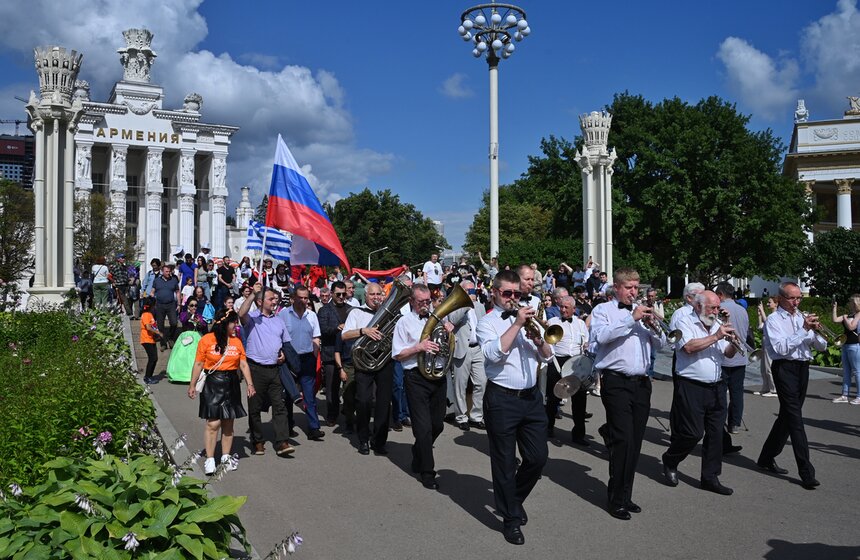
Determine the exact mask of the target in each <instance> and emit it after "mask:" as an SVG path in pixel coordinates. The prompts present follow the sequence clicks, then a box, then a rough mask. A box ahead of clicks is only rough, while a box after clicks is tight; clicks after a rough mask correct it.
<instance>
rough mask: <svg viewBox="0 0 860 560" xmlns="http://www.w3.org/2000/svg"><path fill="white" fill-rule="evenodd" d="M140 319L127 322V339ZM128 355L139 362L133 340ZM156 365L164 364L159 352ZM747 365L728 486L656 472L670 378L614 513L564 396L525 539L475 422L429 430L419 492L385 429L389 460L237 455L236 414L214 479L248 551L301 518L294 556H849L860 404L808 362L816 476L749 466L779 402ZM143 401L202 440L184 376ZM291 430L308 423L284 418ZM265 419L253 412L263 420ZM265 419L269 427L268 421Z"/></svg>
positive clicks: (339, 437) (301, 442)
mask: <svg viewBox="0 0 860 560" xmlns="http://www.w3.org/2000/svg"><path fill="white" fill-rule="evenodd" d="M138 325H139V324H138V323H137V322H136V321H133V322H132V330H133V331H134V332H135V338H136V337H137V332H136V331H137V330H138V329H139V326H138ZM137 355H138V360H139V363H140V364H141V367H142V366H143V365H144V364H145V356H144V355H143V352H142V350H141V349H140V348H139V347H138V348H137ZM161 356H162V358H161V360H160V362H161V363H160V364H159V369H158V370H157V371H162V370H163V369H164V366H165V365H166V361H167V359H166V358H167V356H166V353H162V354H161ZM670 363H671V357H670V356H665V355H661V357H660V359H659V360H658V363H657V371H658V372H659V373H664V374H665V373H668V370H669V365H667V364H670ZM756 377H757V373H756V372H754V371H750V376H749V377H748V380H747V394H746V410H745V423H746V426H747V428H748V431H745V432H742V433H741V434H738V435H736V436H734V437H735V443H737V444H739V445H742V446H743V447H744V449H743V451H742V452H741V453H740V454H739V455H737V456H734V457H730V458H727V460H726V461H725V463H724V465H723V474H722V477H721V480H722V481H723V483H724V484H726V485H727V486H730V487H732V488H734V490H735V493H734V495H733V496H730V497H722V496H718V495H716V494H711V493H708V492H703V491H702V490H700V489H698V478H699V476H698V472H699V467H700V460H699V456H698V455H696V456H695V457H693V456H691V457H690V458H688V459H687V460H686V461H685V462H684V463H682V464H681V466H680V472H681V477H680V478H681V484H680V486H678V487H677V488H670V487H667V486H665V485H664V484H663V482H662V479H661V469H662V466H661V464H660V455H661V454H662V452H663V451H664V450H665V448H666V446H667V445H668V438H669V434H668V433H667V432H665V431H664V430H663V428H662V426H661V424H660V423H658V422H657V419H659V420H660V421H661V422H662V423H663V424H665V425H667V426H668V411H669V408H670V405H671V397H672V385H671V383H670V382H666V381H656V382H655V383H654V394H653V398H652V407H653V408H652V419H651V420H649V422H648V428H647V431H646V434H645V442H644V445H643V448H642V456H641V459H640V462H639V469H638V474H637V478H636V485H635V489H634V496H633V498H634V500H635V501H636V502H637V503H638V504H639V505H640V506H642V509H643V512H642V513H640V514H638V515H636V516H635V517H634V519H633V520H632V521H628V522H623V521H617V520H615V519H612V518H611V517H609V515H608V514H607V513H606V512H605V510H604V505H605V501H606V481H607V478H608V475H607V465H606V450H605V448H604V446H603V445H602V443H598V442H597V441H596V440H592V444H591V446H590V447H588V448H586V449H583V448H578V447H573V446H572V445H571V444H570V441H569V438H568V437H567V434H569V429H570V428H571V427H572V422H571V420H570V411H569V408H568V409H567V410H565V418H564V420H562V421H560V422H559V423H558V424H557V426H556V431H557V433H560V434H561V436H562V437H561V438H560V439H558V440H555V441H552V442H550V457H549V462H548V463H547V466H546V468H545V470H544V477H543V479H542V480H541V481H540V482H539V483H538V485H537V487H536V488H535V490H534V492H533V493H532V495H531V497H530V498H529V500H528V501H527V502H526V508H527V510H528V512H529V524H528V526H527V527H525V528H524V533H525V536H526V544H525V546H522V547H514V546H512V545H509V544H507V543H506V542H505V541H504V539H503V538H502V535H501V533H500V532H499V529H500V522H499V520H498V518H497V517H496V516H495V515H494V513H493V496H492V487H491V482H490V463H489V458H488V455H487V453H488V452H487V441H486V434H485V433H484V432H482V431H477V430H472V431H470V432H462V431H460V430H459V429H457V428H454V427H452V426H450V425H446V426H445V431H444V432H443V433H442V435H441V436H440V437H439V439H438V441H437V443H436V447H435V456H436V461H437V468H438V470H439V483H440V485H441V488H440V490H439V491H430V490H426V489H424V488H423V487H422V486H421V484H420V483H419V482H418V481H417V479H416V477H415V475H413V474H411V472H410V469H409V462H410V450H409V447H410V445H411V443H412V441H413V440H412V435H411V433H410V432H408V431H404V432H391V435H390V442H389V449H390V451H391V453H390V455H389V456H388V457H376V456H374V455H372V454H371V455H370V456H367V457H365V456H361V455H359V454H358V453H357V452H356V445H357V444H356V442H355V440H354V439H352V438H350V437H347V436H344V435H343V434H342V433H341V430H340V428H336V429H332V428H324V430H325V431H326V438H325V441H322V442H314V441H309V440H308V439H307V438H306V437H305V436H304V434H302V435H301V436H300V437H298V438H296V439H295V441H294V445H296V447H297V451H296V453H295V455H294V456H293V457H289V458H280V457H278V456H277V455H275V453H274V452H273V451H272V448H271V445H270V444H269V445H267V453H266V455H265V456H263V457H257V456H248V453H249V441H248V437H247V434H246V433H245V430H246V428H247V421H246V420H240V421H239V422H237V432H236V436H237V437H236V450H237V451H238V452H239V453H240V455H241V457H242V459H241V460H240V467H239V470H238V471H237V472H235V473H230V474H229V475H228V476H226V477H225V478H224V480H223V481H222V482H220V483H218V491H219V492H222V493H228V494H234V495H246V496H248V503H247V504H246V506H245V507H244V508H243V509H242V510H241V517H242V519H243V522H244V524H245V526H246V528H247V530H248V535H249V537H250V539H251V542H252V543H253V544H254V545H255V547H256V549H257V550H258V551H259V552H260V553H261V554H262V555H264V556H265V555H266V554H267V553H268V551H269V550H271V549H272V547H273V546H274V544H275V543H277V542H278V541H279V540H280V539H281V538H283V537H284V536H285V535H286V534H288V533H290V532H292V531H294V530H299V531H300V532H301V534H302V536H303V537H304V539H305V544H304V546H303V547H302V548H301V549H300V550H299V552H298V554H297V555H296V557H297V558H313V559H326V560H329V559H331V560H333V559H338V558H348V559H350V560H352V559H356V560H358V559H365V558H367V559H377V558H385V559H388V558H392V559H394V558H397V559H411V558H414V559H424V558H427V559H433V560H437V559H440V558H462V559H472V558H491V559H493V560H498V559H502V558H564V557H576V558H586V559H587V558H613V559H614V558H619V559H631V560H632V559H637V560H638V559H652V558H653V559H675V558H677V559H684V560H686V559H690V558H715V559H720V560H726V559H750V558H767V559H773V560H776V559H791V560H802V559H807V558H808V559H816V560H817V559H828V560H829V559H838V560H842V559H851V560H857V559H858V558H860V534H858V531H857V507H858V506H857V504H858V503H860V502H858V495H857V493H856V489H857V487H858V478H860V461H858V459H860V445H858V444H860V406H851V405H848V404H838V405H837V404H832V403H831V402H830V399H831V398H832V396H834V394H837V393H838V392H839V384H840V382H841V381H840V380H839V379H837V378H836V377H834V376H832V375H829V374H826V373H820V372H816V373H815V374H814V376H813V377H814V378H815V380H814V381H812V382H811V383H810V387H809V397H808V399H807V402H806V406H805V407H804V415H805V416H806V426H807V434H808V437H809V441H810V448H811V456H812V461H813V463H814V464H815V466H816V468H817V471H818V473H817V476H818V479H819V480H821V482H822V486H821V487H820V488H819V489H817V490H814V491H807V490H804V489H803V488H801V486H800V485H799V480H798V478H797V468H796V465H795V464H794V459H793V455H792V454H791V450H790V448H787V449H786V450H785V451H784V452H783V454H782V455H781V456H780V457H779V463H780V465H781V466H783V467H786V468H788V469H789V470H790V474H789V475H787V476H772V475H769V474H765V473H762V472H760V471H758V470H757V468H756V467H755V459H756V458H757V456H758V452H759V450H760V449H761V446H762V443H763V441H764V439H765V437H766V436H767V432H768V430H769V429H770V426H771V424H772V422H773V419H774V415H775V413H776V411H777V409H778V402H777V399H771V398H761V397H756V396H753V395H752V391H753V390H758V389H759V386H758V383H759V380H758V379H757V378H756ZM152 389H153V397H154V398H155V399H156V400H157V402H158V403H159V404H160V406H161V408H162V410H163V411H164V414H166V416H167V419H168V420H169V421H170V422H171V423H172V424H173V426H175V428H176V430H177V431H179V432H186V433H187V434H188V436H189V440H188V441H189V445H191V446H192V447H202V440H203V436H202V434H203V423H202V421H201V420H199V419H198V418H197V402H196V401H194V402H191V401H189V400H188V397H187V396H186V394H185V392H186V386H184V385H172V384H170V383H167V382H166V381H162V382H161V383H159V384H158V385H154V386H153V387H152ZM589 410H590V411H591V412H593V413H594V417H593V418H592V419H591V421H590V423H589V425H588V433H589V437H592V436H596V432H597V427H598V426H600V424H602V423H603V421H604V412H603V407H602V406H601V405H600V403H599V401H598V400H597V399H594V398H591V399H589ZM296 418H297V422H298V424H299V428H300V429H303V428H305V427H306V423H305V422H304V418H303V416H302V415H301V414H299V413H297V414H296ZM266 419H267V417H266V416H264V420H266ZM266 425H267V427H268V423H267V424H266Z"/></svg>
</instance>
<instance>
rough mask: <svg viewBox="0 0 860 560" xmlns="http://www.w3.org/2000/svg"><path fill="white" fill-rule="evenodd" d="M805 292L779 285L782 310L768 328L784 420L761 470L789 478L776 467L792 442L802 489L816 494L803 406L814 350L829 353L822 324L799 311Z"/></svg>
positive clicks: (776, 429)
mask: <svg viewBox="0 0 860 560" xmlns="http://www.w3.org/2000/svg"><path fill="white" fill-rule="evenodd" d="M801 299H802V298H801V294H800V287H799V286H798V285H797V284H795V283H794V282H783V283H782V284H780V285H779V297H778V298H777V302H778V303H779V307H778V308H777V309H776V311H775V312H773V313H771V314H770V317H768V318H767V321H766V322H765V324H764V340H765V351H766V352H767V353H768V355H769V356H770V359H771V360H772V362H771V371H773V381H774V384H775V385H776V393H777V396H778V397H779V415H778V416H777V417H776V421H775V422H774V423H773V428H771V430H770V434H769V435H768V436H767V440H765V442H764V447H762V450H761V454H760V455H759V457H758V466H759V467H761V468H762V469H764V470H766V471H769V472H772V473H774V474H788V470H787V469H783V468H780V467H779V466H778V465H777V464H776V460H775V459H776V456H777V455H779V454H780V453H782V449H783V448H784V447H785V443H786V440H787V439H788V437H789V436H791V447H792V449H794V458H795V460H796V461H797V470H798V473H799V474H800V480H801V482H800V484H801V486H803V487H804V488H806V489H807V490H812V489H814V488H815V487H817V486H819V485H820V484H821V483H820V482H818V480H816V478H815V467H813V466H812V463H811V462H810V461H809V442H808V441H807V439H806V430H805V429H804V427H803V410H802V409H803V401H804V400H805V399H806V389H807V386H808V385H809V361H810V360H811V359H812V348H815V349H816V350H818V351H819V352H823V351H824V350H825V349H826V348H827V341H826V340H825V339H824V338H823V337H822V336H821V335H820V334H818V332H817V331H818V329H819V328H820V327H821V323H820V322H819V320H818V316H816V315H812V314H809V315H804V314H803V313H801V312H800V311H799V310H798V307H799V306H800V300H801Z"/></svg>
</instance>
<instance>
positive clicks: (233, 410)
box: [188, 309, 256, 474]
mask: <svg viewBox="0 0 860 560" xmlns="http://www.w3.org/2000/svg"><path fill="white" fill-rule="evenodd" d="M238 322H239V316H238V315H237V314H236V312H235V311H228V310H226V309H222V310H220V311H218V313H217V314H216V315H215V320H214V321H213V323H212V332H211V333H209V334H207V335H206V336H204V337H203V338H201V339H200V342H199V343H198V344H197V357H196V359H195V361H194V370H193V371H192V372H191V384H190V385H189V386H188V398H190V399H193V398H194V397H195V396H196V395H197V389H196V385H197V380H198V379H199V378H200V372H202V371H203V370H204V369H205V370H206V371H207V372H208V375H207V376H206V381H205V383H204V384H203V391H201V393H200V412H199V416H200V418H203V419H205V420H206V433H205V435H204V436H203V444H204V447H205V448H206V462H205V463H204V464H203V471H204V472H205V473H206V474H214V473H215V443H216V441H217V439H218V430H221V463H222V464H223V465H225V466H224V468H225V469H227V470H229V471H235V470H236V469H237V468H239V460H238V457H236V456H235V455H232V454H231V452H232V449H233V423H234V421H235V419H236V418H242V417H244V416H247V412H245V408H244V407H243V406H242V389H241V387H240V386H239V385H240V382H241V381H240V379H239V375H241V376H242V377H244V378H245V382H246V383H247V384H248V391H247V393H248V398H251V397H253V396H254V395H255V394H256V392H255V391H254V382H253V381H252V380H251V370H250V368H249V367H248V361H247V359H246V358H245V347H244V346H243V345H242V340H241V339H240V338H239V337H237V336H236V325H237V324H238Z"/></svg>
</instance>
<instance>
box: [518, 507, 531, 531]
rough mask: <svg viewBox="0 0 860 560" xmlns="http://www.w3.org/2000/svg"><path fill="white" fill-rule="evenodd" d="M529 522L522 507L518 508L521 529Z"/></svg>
mask: <svg viewBox="0 0 860 560" xmlns="http://www.w3.org/2000/svg"><path fill="white" fill-rule="evenodd" d="M528 522H529V516H528V514H527V513H526V510H525V508H524V507H523V506H520V525H522V526H523V527H525V526H526V524H527V523H528Z"/></svg>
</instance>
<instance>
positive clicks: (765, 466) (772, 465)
mask: <svg viewBox="0 0 860 560" xmlns="http://www.w3.org/2000/svg"><path fill="white" fill-rule="evenodd" d="M756 464H757V465H758V466H759V468H760V469H762V470H764V471H768V472H772V473H774V474H788V469H784V468H782V467H780V466H779V465H777V464H776V461H774V460H773V459H771V460H770V461H768V462H767V463H761V462H759V463H756Z"/></svg>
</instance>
